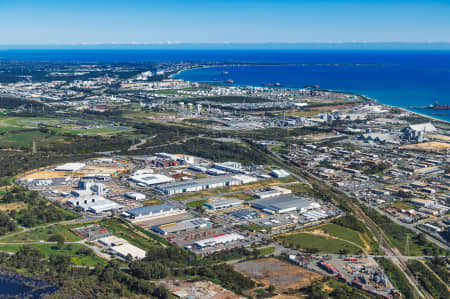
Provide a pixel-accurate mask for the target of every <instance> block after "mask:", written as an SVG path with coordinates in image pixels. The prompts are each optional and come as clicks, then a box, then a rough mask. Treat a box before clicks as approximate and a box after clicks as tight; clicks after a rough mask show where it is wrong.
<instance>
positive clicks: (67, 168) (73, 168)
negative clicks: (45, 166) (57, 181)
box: [55, 163, 86, 172]
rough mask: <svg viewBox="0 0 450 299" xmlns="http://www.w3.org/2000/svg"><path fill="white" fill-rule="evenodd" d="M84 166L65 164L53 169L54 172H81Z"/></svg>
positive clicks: (83, 164) (80, 164)
mask: <svg viewBox="0 0 450 299" xmlns="http://www.w3.org/2000/svg"><path fill="white" fill-rule="evenodd" d="M85 166H86V164H85V163H66V164H63V165H59V166H56V167H55V171H67V172H74V171H78V170H81V169H82V168H84V167H85Z"/></svg>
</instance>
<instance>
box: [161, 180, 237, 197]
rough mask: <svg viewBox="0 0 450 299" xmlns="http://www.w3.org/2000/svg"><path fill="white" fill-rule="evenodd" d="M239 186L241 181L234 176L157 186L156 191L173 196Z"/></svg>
mask: <svg viewBox="0 0 450 299" xmlns="http://www.w3.org/2000/svg"><path fill="white" fill-rule="evenodd" d="M241 184H242V179H239V178H236V177H234V176H219V177H210V178H204V179H197V180H191V181H181V182H176V183H171V184H164V185H159V186H157V187H156V190H158V191H160V192H161V193H164V194H166V195H173V194H179V193H184V192H198V191H202V190H206V189H214V188H222V187H227V186H236V185H241Z"/></svg>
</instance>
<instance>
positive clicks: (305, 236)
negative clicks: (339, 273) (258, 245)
mask: <svg viewBox="0 0 450 299" xmlns="http://www.w3.org/2000/svg"><path fill="white" fill-rule="evenodd" d="M277 240H279V241H280V242H281V243H282V244H283V245H285V246H287V247H290V248H295V249H296V248H299V249H301V250H304V251H314V250H317V251H318V252H320V253H335V254H340V253H342V252H343V251H347V252H348V254H359V253H360V251H361V249H360V248H359V247H356V246H355V245H352V244H350V243H348V242H346V241H343V240H339V239H333V238H329V237H324V236H321V235H315V234H310V233H292V234H287V235H282V236H280V237H278V238H277ZM311 249H312V250H311Z"/></svg>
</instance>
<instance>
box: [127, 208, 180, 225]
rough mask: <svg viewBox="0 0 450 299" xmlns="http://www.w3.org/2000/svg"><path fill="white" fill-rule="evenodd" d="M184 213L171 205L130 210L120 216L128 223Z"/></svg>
mask: <svg viewBox="0 0 450 299" xmlns="http://www.w3.org/2000/svg"><path fill="white" fill-rule="evenodd" d="M184 211H185V210H184V209H180V208H177V207H175V206H173V205H171V204H161V205H155V206H145V207H140V208H135V209H131V210H128V211H126V212H124V213H122V216H123V217H125V218H126V219H128V220H130V221H142V220H147V219H151V218H159V217H165V216H169V215H175V214H179V213H183V212H184Z"/></svg>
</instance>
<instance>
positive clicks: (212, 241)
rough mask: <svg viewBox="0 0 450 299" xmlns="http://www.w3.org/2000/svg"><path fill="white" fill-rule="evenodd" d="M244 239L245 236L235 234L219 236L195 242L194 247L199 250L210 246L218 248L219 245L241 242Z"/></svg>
mask: <svg viewBox="0 0 450 299" xmlns="http://www.w3.org/2000/svg"><path fill="white" fill-rule="evenodd" d="M243 239H244V237H243V236H241V235H239V234H235V233H233V234H228V235H223V236H218V237H214V238H209V239H205V240H200V241H197V242H195V243H194V245H195V246H197V247H199V248H205V247H210V246H216V245H218V244H226V243H230V242H234V241H240V240H243Z"/></svg>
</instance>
